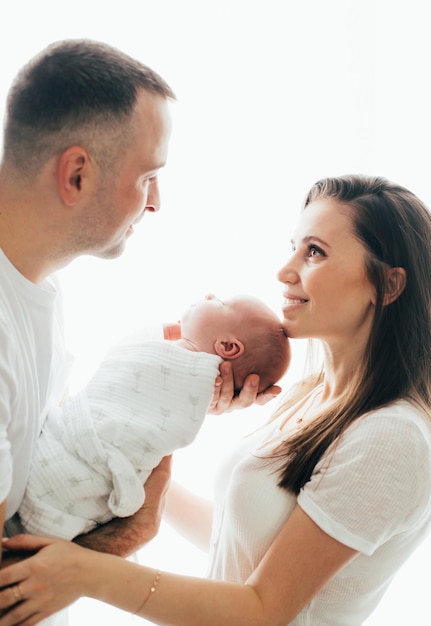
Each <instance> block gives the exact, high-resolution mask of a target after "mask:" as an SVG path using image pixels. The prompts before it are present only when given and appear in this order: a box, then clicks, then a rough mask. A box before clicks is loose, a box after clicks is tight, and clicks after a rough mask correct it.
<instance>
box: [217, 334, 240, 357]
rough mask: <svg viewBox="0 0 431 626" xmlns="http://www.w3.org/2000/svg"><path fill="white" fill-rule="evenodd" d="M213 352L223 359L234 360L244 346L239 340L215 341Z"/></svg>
mask: <svg viewBox="0 0 431 626" xmlns="http://www.w3.org/2000/svg"><path fill="white" fill-rule="evenodd" d="M214 350H215V352H216V354H218V355H219V356H221V357H222V358H223V359H236V358H237V357H239V356H241V354H242V353H243V352H244V344H243V343H242V341H240V340H239V339H217V340H216V342H215V344H214Z"/></svg>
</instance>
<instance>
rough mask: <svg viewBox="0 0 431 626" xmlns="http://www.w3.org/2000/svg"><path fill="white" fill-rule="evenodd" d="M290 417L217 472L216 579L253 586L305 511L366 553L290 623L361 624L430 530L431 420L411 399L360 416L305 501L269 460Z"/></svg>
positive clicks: (325, 460)
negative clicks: (282, 483)
mask: <svg viewBox="0 0 431 626" xmlns="http://www.w3.org/2000/svg"><path fill="white" fill-rule="evenodd" d="M283 419H284V418H280V419H279V420H277V421H273V422H271V423H269V424H267V425H266V426H265V427H263V428H262V429H259V430H258V431H256V432H255V433H253V434H252V435H250V436H248V437H246V438H244V440H243V441H242V444H241V446H240V447H239V448H237V449H236V450H235V451H234V452H233V453H232V454H231V455H230V456H229V457H228V458H226V460H225V462H224V464H223V466H222V468H221V470H220V472H219V474H218V477H217V480H216V494H215V510H214V524H213V532H212V541H211V555H210V556H211V558H210V568H209V576H210V577H211V578H214V579H218V580H225V581H232V582H245V581H246V580H247V579H248V577H249V576H250V574H251V573H252V572H253V570H254V569H255V568H256V567H257V565H258V564H259V562H260V560H261V559H262V557H263V556H264V554H265V552H266V551H267V549H268V548H269V546H270V545H271V543H272V541H273V540H274V539H275V537H276V535H277V534H278V532H279V531H280V530H281V528H282V527H283V525H284V524H285V522H286V521H287V519H288V517H289V516H290V514H291V513H292V511H293V509H294V507H295V506H296V504H298V505H299V506H300V507H301V508H302V509H303V510H304V511H305V513H306V514H307V515H308V516H309V517H310V518H311V519H312V520H313V521H314V522H315V523H316V524H317V525H318V526H319V527H320V528H322V529H323V530H324V531H325V532H326V533H327V534H328V535H330V536H331V537H333V538H335V539H337V540H338V541H340V542H341V543H343V544H345V545H347V546H349V547H351V548H353V549H355V550H358V551H359V555H358V556H357V557H356V558H355V559H354V560H353V561H352V562H350V563H349V564H348V565H347V566H346V567H344V569H342V570H341V571H340V572H339V573H338V574H337V575H336V576H335V577H334V578H333V579H332V580H331V581H330V582H329V583H328V584H327V585H326V586H325V587H324V588H323V589H322V590H321V591H320V592H319V593H318V594H317V595H316V596H315V597H314V599H313V600H312V602H311V603H310V604H309V605H308V606H307V607H306V608H304V609H303V610H302V611H301V613H300V614H299V615H297V617H296V618H295V619H294V620H293V621H292V622H290V623H291V624H294V625H295V626H299V625H305V624H312V625H319V626H326V625H327V626H358V625H360V624H362V623H363V621H364V620H365V619H366V618H367V617H368V616H369V615H370V613H371V612H372V611H373V610H374V608H375V607H376V606H377V604H378V603H379V601H380V600H381V598H382V596H383V594H384V592H385V591H386V589H387V587H388V585H389V583H390V582H391V579H392V577H393V576H394V574H395V572H396V571H397V570H398V569H399V568H400V566H401V565H402V564H403V563H404V561H405V560H406V559H407V558H408V557H409V556H410V554H411V553H412V552H413V551H414V550H415V548H416V547H417V546H418V545H419V544H420V543H421V542H422V541H423V540H424V538H425V537H426V535H427V533H428V531H429V530H430V526H431V419H430V418H429V417H428V416H427V415H425V414H424V413H422V412H421V411H420V410H418V409H417V408H415V407H414V406H412V405H411V404H410V403H408V402H406V401H399V402H396V403H394V404H392V405H390V406H388V407H385V408H382V409H379V410H377V411H374V412H371V413H369V414H367V415H365V416H364V417H362V418H360V419H358V420H357V421H356V422H355V423H353V424H352V425H351V426H350V427H349V428H348V429H347V430H346V432H345V433H344V434H343V435H342V436H341V437H340V438H339V440H338V442H337V443H336V444H333V445H332V446H331V447H330V448H329V449H328V450H327V452H326V453H325V454H324V456H323V457H322V459H321V460H320V462H319V463H318V464H317V465H316V467H315V470H314V472H313V474H312V477H311V480H310V481H309V482H308V483H307V484H306V485H305V486H304V487H303V489H302V490H301V492H300V494H299V495H298V497H296V496H295V495H293V494H292V493H290V492H288V491H286V490H284V489H281V488H280V487H278V486H277V482H278V476H279V474H278V473H277V472H275V473H274V465H273V464H272V463H268V458H267V456H265V455H267V454H268V453H270V452H271V450H272V449H273V448H274V444H275V442H279V441H280V438H281V437H282V436H283V433H282V432H281V430H280V424H281V422H282V420H283ZM286 558H288V557H286ZM287 601H288V600H287Z"/></svg>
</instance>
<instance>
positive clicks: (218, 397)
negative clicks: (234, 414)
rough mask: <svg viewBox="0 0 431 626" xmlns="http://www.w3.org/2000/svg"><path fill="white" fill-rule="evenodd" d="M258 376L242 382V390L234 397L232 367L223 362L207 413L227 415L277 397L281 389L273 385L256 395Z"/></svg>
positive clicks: (251, 376) (253, 375)
mask: <svg viewBox="0 0 431 626" xmlns="http://www.w3.org/2000/svg"><path fill="white" fill-rule="evenodd" d="M258 388H259V376H258V375H257V374H250V375H249V376H247V378H246V379H245V381H244V384H243V386H242V389H241V391H240V393H239V395H238V396H235V397H234V382H233V374H232V365H231V363H229V361H224V362H223V363H222V364H221V365H220V376H217V378H216V382H215V387H214V394H213V398H212V401H211V404H210V406H209V409H208V413H212V414H213V415H220V414H221V413H229V412H230V411H234V410H235V409H245V408H247V407H249V406H251V405H252V404H259V405H263V404H266V403H267V402H269V401H270V400H272V399H273V398H275V397H276V396H278V394H279V393H280V392H281V387H278V386H277V385H273V386H272V387H268V389H265V391H262V392H261V393H258V392H257V390H258Z"/></svg>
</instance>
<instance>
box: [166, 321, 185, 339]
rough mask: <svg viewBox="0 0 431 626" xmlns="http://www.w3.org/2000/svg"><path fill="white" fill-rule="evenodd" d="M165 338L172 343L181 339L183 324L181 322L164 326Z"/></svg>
mask: <svg viewBox="0 0 431 626" xmlns="http://www.w3.org/2000/svg"><path fill="white" fill-rule="evenodd" d="M163 337H164V338H165V339H168V340H170V341H176V340H177V339H181V324H180V322H174V323H173V324H164V325H163Z"/></svg>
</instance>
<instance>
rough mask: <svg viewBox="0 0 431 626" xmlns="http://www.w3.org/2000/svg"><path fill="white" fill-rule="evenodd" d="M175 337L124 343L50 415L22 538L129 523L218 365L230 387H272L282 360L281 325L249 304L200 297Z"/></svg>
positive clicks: (184, 438) (207, 398)
mask: <svg viewBox="0 0 431 626" xmlns="http://www.w3.org/2000/svg"><path fill="white" fill-rule="evenodd" d="M180 324H181V339H179V340H177V341H162V340H160V341H149V340H145V341H141V340H138V339H137V337H138V336H137V335H136V336H135V338H134V339H132V338H130V339H129V340H127V341H125V342H124V343H122V344H121V345H119V346H117V347H116V348H114V349H113V350H111V351H110V352H109V353H108V355H107V357H106V359H105V360H104V361H103V362H102V363H101V365H100V367H99V368H98V370H97V371H96V373H95V375H94V376H93V378H92V379H91V380H90V381H89V382H88V384H87V385H86V386H85V387H84V389H83V390H82V391H80V392H79V393H78V394H77V395H76V396H74V397H68V398H66V399H65V401H64V402H63V405H62V407H61V408H59V409H58V410H57V411H52V412H50V413H49V415H48V417H47V419H46V421H45V424H44V427H43V430H42V432H41V434H40V436H39V439H38V442H37V446H36V450H35V454H34V458H33V464H32V469H31V473H30V478H29V481H28V484H27V489H26V493H25V495H24V499H23V501H22V503H21V507H20V511H19V513H20V517H21V522H22V524H23V526H24V528H25V530H26V531H27V532H31V533H36V534H43V535H54V536H57V537H62V538H64V539H73V537H76V536H77V535H79V534H82V533H86V532H89V531H90V530H92V529H93V528H95V527H96V526H97V525H98V524H103V523H105V522H107V521H109V520H110V519H112V518H113V517H127V516H129V515H133V513H135V512H136V511H137V510H138V509H139V508H140V507H141V506H142V505H143V503H144V500H145V489H144V487H143V486H144V484H145V481H146V479H147V478H148V476H149V474H150V473H151V471H152V470H153V468H154V467H155V466H156V465H158V463H159V461H160V460H161V458H162V457H163V456H166V455H168V454H171V453H172V452H173V451H174V450H175V449H177V448H181V447H184V446H186V445H189V444H190V443H191V442H192V441H193V440H194V438H195V437H196V435H197V433H198V430H199V428H200V427H201V425H202V422H203V420H204V418H205V415H206V412H207V410H208V407H209V404H210V402H211V399H212V395H213V391H214V382H215V379H216V377H217V375H218V373H219V366H220V363H221V362H222V360H225V359H228V360H230V361H232V368H233V375H234V382H235V389H236V390H237V391H238V390H239V389H240V388H241V386H242V383H243V381H244V379H245V378H246V376H248V375H249V374H251V373H255V374H258V375H259V376H260V387H259V389H260V390H263V389H266V388H267V387H269V386H271V385H273V384H274V383H276V382H277V381H278V380H279V379H280V378H281V377H282V376H283V374H284V373H285V371H286V370H287V367H288V365H289V362H290V349H289V341H288V339H287V337H286V335H285V333H284V331H283V328H282V325H281V321H280V320H279V319H278V317H277V316H276V315H275V314H274V312H273V311H271V309H269V308H268V307H267V306H266V305H265V304H263V303H262V302H261V301H260V300H258V299H256V298H252V297H249V296H238V297H235V298H231V299H229V300H225V301H221V300H219V299H217V298H215V297H214V296H212V295H211V296H207V297H206V298H205V299H203V300H202V301H200V302H198V303H196V304H195V305H193V306H191V307H190V308H189V309H188V310H187V311H186V312H185V313H184V315H183V317H182V319H181V322H180Z"/></svg>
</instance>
